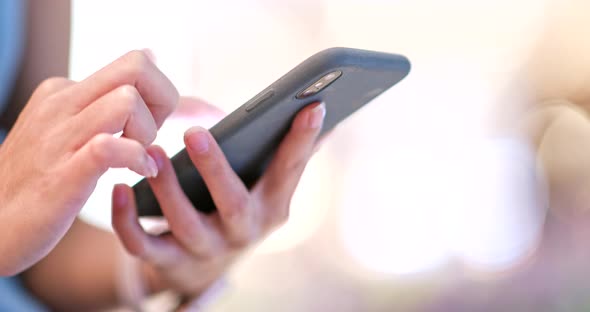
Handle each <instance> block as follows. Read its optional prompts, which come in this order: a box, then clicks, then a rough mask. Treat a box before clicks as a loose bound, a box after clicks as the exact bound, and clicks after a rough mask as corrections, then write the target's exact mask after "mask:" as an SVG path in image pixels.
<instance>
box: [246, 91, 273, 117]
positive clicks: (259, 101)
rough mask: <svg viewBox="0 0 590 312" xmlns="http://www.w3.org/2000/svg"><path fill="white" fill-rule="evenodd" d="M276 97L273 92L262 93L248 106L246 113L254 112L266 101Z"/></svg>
mask: <svg viewBox="0 0 590 312" xmlns="http://www.w3.org/2000/svg"><path fill="white" fill-rule="evenodd" d="M274 95H275V92H274V91H273V90H268V91H266V92H263V93H261V94H260V95H258V96H257V97H255V98H253V99H252V100H251V101H250V102H249V103H248V104H246V111H247V112H249V111H252V110H253V109H255V108H256V107H258V106H260V104H262V103H264V102H265V101H266V100H268V99H270V98H271V97H273V96H274Z"/></svg>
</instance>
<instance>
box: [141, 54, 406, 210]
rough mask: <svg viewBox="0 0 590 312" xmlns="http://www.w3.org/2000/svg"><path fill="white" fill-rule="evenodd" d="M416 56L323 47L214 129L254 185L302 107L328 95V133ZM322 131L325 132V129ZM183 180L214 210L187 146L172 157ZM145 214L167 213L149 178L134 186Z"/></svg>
mask: <svg viewBox="0 0 590 312" xmlns="http://www.w3.org/2000/svg"><path fill="white" fill-rule="evenodd" d="M334 71H341V72H342V75H341V76H340V77H339V78H338V79H337V80H335V81H334V82H333V83H331V84H330V85H328V86H327V87H325V88H324V89H323V90H322V91H321V92H319V93H317V94H315V95H312V96H310V97H307V98H304V99H299V98H297V95H298V94H299V93H300V92H301V91H302V90H304V89H306V88H307V87H309V86H310V85H312V84H313V83H315V82H316V81H317V80H318V79H320V78H322V77H323V76H324V75H326V74H328V73H330V72H334ZM409 71H410V62H409V61H408V59H407V58H405V57H404V56H401V55H396V54H389V53H381V52H374V51H365V50H357V49H350V48H331V49H327V50H324V51H321V52H319V53H317V54H315V55H313V56H311V57H310V58H308V59H307V60H305V61H304V62H303V63H301V64H299V65H298V66H297V67H295V68H294V69H293V70H291V71H290V72H288V73H287V74H286V75H284V76H283V77H282V78H280V79H279V80H277V81H276V82H274V83H273V84H272V85H270V86H269V87H268V88H266V89H265V90H264V91H262V92H260V93H259V94H258V95H257V96H255V97H254V98H252V99H251V100H250V101H248V102H247V103H246V104H244V105H242V106H241V107H239V108H238V109H237V110H235V111H234V112H232V113H231V114H230V115H228V116H227V117H225V118H224V119H223V120H221V121H220V122H219V123H218V124H216V125H215V126H213V127H212V128H211V129H210V132H211V134H212V135H213V137H214V138H215V140H216V141H217V143H218V144H219V145H220V147H221V149H222V150H223V152H224V153H225V155H226V157H227V159H228V161H229V163H230V164H231V166H232V168H233V169H234V170H235V171H236V173H237V174H238V176H239V177H240V178H241V179H242V181H243V182H244V184H245V185H246V186H247V187H248V188H250V187H251V186H252V185H253V184H254V183H255V182H256V180H257V179H258V178H259V177H260V176H261V175H262V173H263V172H264V169H265V168H266V165H267V164H268V162H269V161H270V159H271V158H272V156H273V154H274V151H275V149H276V148H277V147H278V145H279V143H280V142H281V139H282V138H283V137H284V135H285V134H286V132H287V131H288V129H289V127H290V125H291V122H292V121H293V119H294V117H295V115H296V114H297V112H299V111H300V110H301V109H302V108H303V107H305V106H306V105H308V104H310V103H313V102H318V101H323V102H325V103H326V117H325V120H324V125H323V128H322V133H325V132H327V131H330V129H332V128H333V127H334V126H335V125H336V124H337V123H339V122H340V121H342V120H343V119H345V118H346V117H347V116H349V115H351V114H352V113H353V112H355V111H356V110H358V109H359V108H361V107H362V106H363V105H365V104H367V103H368V102H370V101H371V100H372V99H373V98H375V97H376V96H378V95H379V94H381V93H383V92H384V91H385V90H387V89H389V88H390V87H392V86H393V85H395V84H396V83H398V82H399V81H400V80H402V79H403V78H404V77H405V76H406V75H407V74H408V73H409ZM320 135H321V134H320ZM172 163H173V164H174V169H175V171H176V174H177V176H178V180H179V182H180V185H181V187H182V189H183V190H184V192H185V194H186V195H187V197H188V198H189V199H190V201H191V202H192V203H193V205H194V206H195V207H196V209H198V210H200V211H202V212H205V213H210V212H213V211H215V203H214V202H213V199H212V198H211V196H210V194H209V192H208V190H207V187H206V186H205V183H204V181H203V179H202V178H201V176H200V175H199V172H198V171H197V169H196V168H195V166H194V165H193V164H192V162H191V160H190V158H189V156H188V153H187V152H186V150H182V151H180V152H179V153H178V154H176V155H175V156H174V157H173V158H172ZM133 189H134V192H135V198H136V201H137V207H138V214H139V215H140V216H161V215H162V212H161V210H160V206H159V204H158V201H157V200H156V198H155V196H154V194H153V193H152V191H151V188H150V186H149V184H148V182H147V180H146V179H143V180H141V181H140V182H138V183H137V184H136V185H135V186H134V187H133Z"/></svg>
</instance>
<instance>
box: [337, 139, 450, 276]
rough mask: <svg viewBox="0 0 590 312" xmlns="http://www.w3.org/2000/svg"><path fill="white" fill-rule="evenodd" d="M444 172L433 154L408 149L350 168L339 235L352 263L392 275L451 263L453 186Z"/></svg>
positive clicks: (425, 269)
mask: <svg viewBox="0 0 590 312" xmlns="http://www.w3.org/2000/svg"><path fill="white" fill-rule="evenodd" d="M374 156H375V155H374ZM444 168H445V167H444V166H441V165H440V163H439V161H438V160H437V158H436V157H435V156H434V155H433V153H432V151H428V150H425V149H424V150H419V149H405V150H400V151H399V152H397V153H395V154H391V155H390V154H386V155H385V157H372V159H371V161H370V162H365V163H364V164H363V165H358V166H355V167H354V168H353V169H352V172H350V173H349V174H350V177H354V178H353V181H354V182H355V183H351V184H350V185H349V187H348V188H347V189H345V191H344V194H345V196H344V197H343V199H342V200H343V203H342V224H341V231H342V232H341V233H342V238H343V244H344V246H345V247H346V248H347V250H348V251H349V252H350V254H351V255H352V256H353V257H354V259H356V260H357V261H358V262H360V263H361V264H362V265H363V266H365V267H367V268H370V269H371V270H374V271H376V272H381V273H394V274H409V273H418V272H422V271H427V270H431V269H433V268H436V267H438V266H439V265H441V264H443V263H444V262H445V261H447V260H448V259H449V256H450V255H449V250H448V238H447V231H446V228H445V226H446V224H447V222H446V220H445V212H446V211H447V209H446V208H447V206H448V204H449V203H448V201H447V200H445V197H446V195H445V194H446V193H447V192H450V191H452V189H450V188H452V183H445V182H444V181H442V178H443V177H446V176H447V175H446V174H445V173H444V172H441V169H444Z"/></svg>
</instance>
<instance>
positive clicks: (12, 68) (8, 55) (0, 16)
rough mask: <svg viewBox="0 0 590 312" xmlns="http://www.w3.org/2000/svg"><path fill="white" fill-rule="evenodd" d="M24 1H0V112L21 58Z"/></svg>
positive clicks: (23, 40) (23, 32) (23, 39)
mask: <svg viewBox="0 0 590 312" xmlns="http://www.w3.org/2000/svg"><path fill="white" fill-rule="evenodd" d="M26 2H27V1H23V0H2V1H0V114H1V113H2V112H3V111H4V109H5V107H6V102H7V101H8V97H9V96H10V93H11V90H12V88H13V87H14V83H15V80H16V76H17V74H18V69H19V67H20V62H21V59H22V54H23V49H24V42H25V14H26V4H27V3H26Z"/></svg>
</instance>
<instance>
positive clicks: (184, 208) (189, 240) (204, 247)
mask: <svg viewBox="0 0 590 312" xmlns="http://www.w3.org/2000/svg"><path fill="white" fill-rule="evenodd" d="M148 152H149V153H150V155H151V157H152V158H154V159H155V160H156V163H157V164H158V176H157V177H155V178H153V179H148V182H149V184H150V186H151V188H152V191H153V192H154V195H155V196H156V199H157V200H158V203H159V204H160V207H161V208H162V213H163V215H164V217H165V218H166V220H167V221H168V225H169V227H170V231H171V232H172V234H173V235H174V237H176V239H178V241H179V242H180V243H181V244H182V245H183V246H184V247H185V248H186V249H187V250H189V251H190V252H191V253H193V254H195V255H203V254H207V251H208V250H209V249H210V244H213V243H214V242H213V241H212V239H213V237H212V235H211V234H210V231H209V229H208V228H207V227H206V224H205V222H204V220H203V218H202V216H201V214H200V213H199V212H198V211H197V210H196V209H195V207H193V205H192V203H191V202H190V200H189V199H188V198H187V197H186V195H185V194H184V192H183V190H182V188H181V187H180V184H179V182H178V178H177V177H176V173H175V171H174V168H173V167H172V162H171V161H170V159H168V157H167V156H166V153H165V152H164V150H162V148H160V147H158V146H152V147H150V148H149V149H148Z"/></svg>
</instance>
